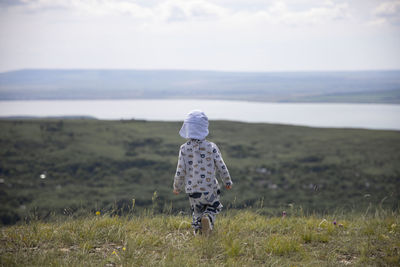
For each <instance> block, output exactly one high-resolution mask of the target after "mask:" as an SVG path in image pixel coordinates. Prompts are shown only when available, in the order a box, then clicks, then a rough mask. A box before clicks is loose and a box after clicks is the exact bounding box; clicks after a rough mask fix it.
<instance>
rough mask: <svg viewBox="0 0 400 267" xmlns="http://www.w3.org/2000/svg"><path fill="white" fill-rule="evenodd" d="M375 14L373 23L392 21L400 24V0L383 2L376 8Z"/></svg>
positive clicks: (391, 22)
mask: <svg viewBox="0 0 400 267" xmlns="http://www.w3.org/2000/svg"><path fill="white" fill-rule="evenodd" d="M373 15H374V16H375V19H374V20H373V22H372V24H384V23H390V24H394V25H400V1H399V0H397V1H390V2H384V3H381V4H380V5H379V6H377V7H376V8H375V9H374V11H373Z"/></svg>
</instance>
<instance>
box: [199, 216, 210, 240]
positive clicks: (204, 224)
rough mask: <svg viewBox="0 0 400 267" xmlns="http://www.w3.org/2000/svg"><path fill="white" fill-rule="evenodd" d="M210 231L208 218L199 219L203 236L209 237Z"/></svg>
mask: <svg viewBox="0 0 400 267" xmlns="http://www.w3.org/2000/svg"><path fill="white" fill-rule="evenodd" d="M211 231H212V226H211V222H210V218H209V217H208V216H207V215H204V216H203V217H201V233H202V234H203V235H205V236H208V235H210V233H211Z"/></svg>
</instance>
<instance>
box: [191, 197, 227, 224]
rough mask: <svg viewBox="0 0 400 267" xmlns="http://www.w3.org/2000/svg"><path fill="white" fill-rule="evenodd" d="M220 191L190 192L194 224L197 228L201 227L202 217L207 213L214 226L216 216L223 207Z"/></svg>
mask: <svg viewBox="0 0 400 267" xmlns="http://www.w3.org/2000/svg"><path fill="white" fill-rule="evenodd" d="M219 193H220V191H219V190H218V191H217V192H203V193H200V192H196V193H192V194H189V202H190V207H191V209H192V214H193V221H192V226H193V228H194V229H195V230H197V229H201V218H202V217H203V216H205V215H206V216H208V218H209V219H210V222H211V225H212V226H214V222H215V216H216V215H217V214H218V213H219V212H220V211H221V209H222V207H223V206H222V204H221V202H220V201H219Z"/></svg>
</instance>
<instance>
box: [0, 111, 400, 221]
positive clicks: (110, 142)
mask: <svg viewBox="0 0 400 267" xmlns="http://www.w3.org/2000/svg"><path fill="white" fill-rule="evenodd" d="M180 127H181V123H180V122H147V121H134V120H132V121H100V120H90V119H82V120H79V119H70V120H60V119H54V120H51V119H46V120H44V119H43V120H42V119H32V120H2V121H0V129H1V131H0V201H1V206H0V219H1V223H2V224H13V223H15V222H17V221H20V220H23V219H28V220H29V219H32V218H41V219H46V218H48V217H53V215H69V216H79V214H80V213H83V214H87V213H88V212H93V211H97V210H99V211H101V212H106V211H107V212H111V211H113V213H114V214H124V213H127V212H128V211H129V210H130V209H131V207H132V200H133V199H135V203H136V209H144V208H149V207H152V208H153V209H154V210H156V211H157V212H172V213H177V212H179V211H183V212H186V213H187V212H188V200H187V198H186V196H185V195H184V194H180V195H179V196H175V195H173V194H172V179H173V175H174V172H175V168H176V163H177V154H178V149H179V146H180V144H181V143H183V142H184V140H183V139H182V138H180V137H179V136H178V130H179V129H180ZM210 132H211V134H210V136H209V138H208V139H209V140H211V141H214V142H215V143H217V144H218V145H219V147H220V149H221V151H222V154H223V156H224V159H225V161H226V163H227V166H228V167H229V170H230V172H231V175H232V179H233V181H234V183H235V184H234V187H233V189H232V190H231V191H229V192H226V191H224V190H223V192H222V194H223V195H222V203H223V204H224V206H225V207H226V208H248V207H253V208H254V207H257V208H258V209H260V212H261V213H262V214H267V215H276V214H280V212H281V211H282V210H283V209H288V207H289V206H290V207H295V208H297V207H301V208H302V209H303V210H304V212H305V213H312V212H315V213H318V214H324V213H326V212H329V213H332V212H339V211H353V212H359V213H364V212H365V211H366V210H367V209H369V210H372V208H373V207H375V206H380V207H382V208H384V209H388V210H398V208H399V200H400V179H399V178H400V164H399V162H400V132H398V131H377V130H360V129H318V128H309V127H295V126H286V125H273V124H249V123H238V122H229V121H212V122H211V124H210ZM152 199H153V200H154V199H156V200H157V202H156V203H157V205H156V207H154V206H153V205H154V201H152Z"/></svg>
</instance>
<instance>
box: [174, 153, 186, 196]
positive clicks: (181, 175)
mask: <svg viewBox="0 0 400 267" xmlns="http://www.w3.org/2000/svg"><path fill="white" fill-rule="evenodd" d="M183 156H184V153H183V152H182V148H181V149H179V158H178V166H177V167H176V173H175V177H174V194H176V195H177V194H179V192H180V191H181V190H182V188H184V186H185V176H186V166H185V160H184V159H183Z"/></svg>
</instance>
